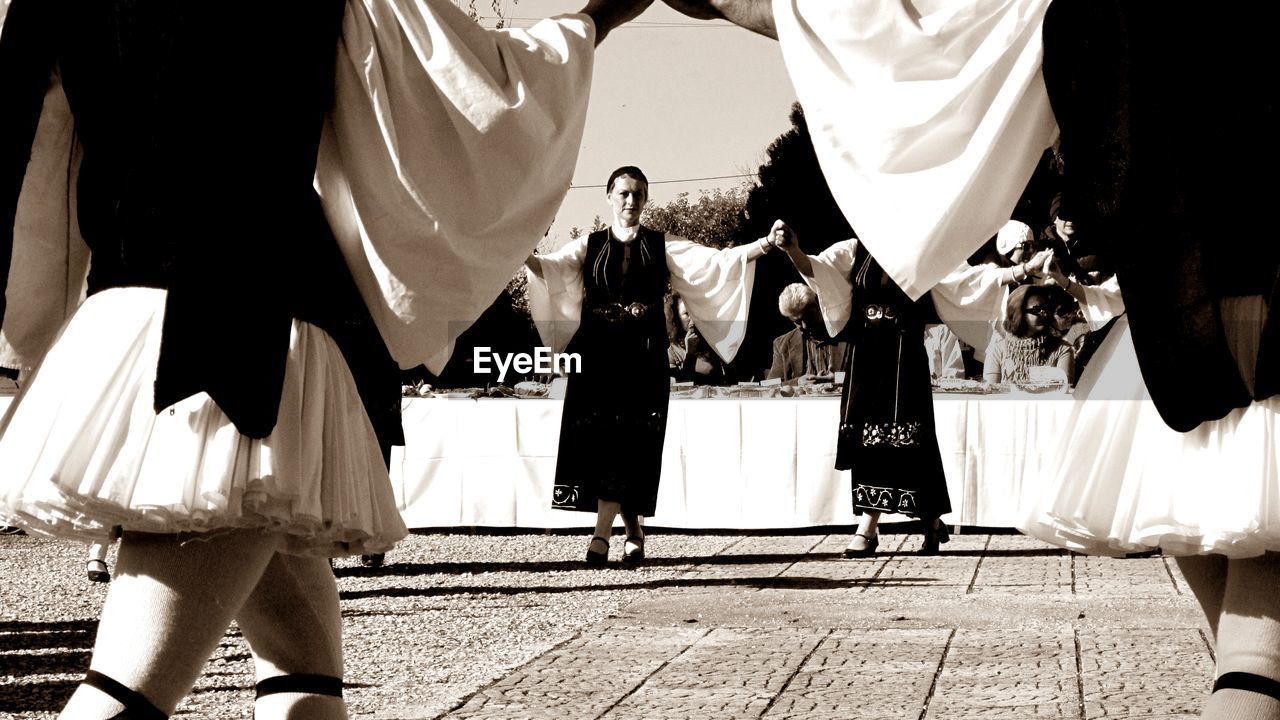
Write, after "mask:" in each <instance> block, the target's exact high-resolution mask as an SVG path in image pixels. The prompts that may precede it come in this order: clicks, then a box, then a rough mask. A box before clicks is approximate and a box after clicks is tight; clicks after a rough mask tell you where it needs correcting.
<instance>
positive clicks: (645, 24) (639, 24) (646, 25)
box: [476, 15, 738, 30]
mask: <svg viewBox="0 0 1280 720" xmlns="http://www.w3.org/2000/svg"><path fill="white" fill-rule="evenodd" d="M543 19H544V18H535V17H505V18H504V17H499V16H497V15H477V16H476V20H501V21H503V22H532V23H536V22H538V21H540V20H543ZM736 27H738V26H737V25H734V24H733V23H728V22H715V21H712V22H701V23H698V22H678V21H654V20H646V21H640V20H632V21H631V22H628V23H624V24H622V25H619V26H618V27H616V28H614V30H654V29H663V28H706V29H716V30H720V29H724V28H736Z"/></svg>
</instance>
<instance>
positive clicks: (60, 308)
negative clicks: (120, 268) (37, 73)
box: [0, 3, 89, 377]
mask: <svg viewBox="0 0 1280 720" xmlns="http://www.w3.org/2000/svg"><path fill="white" fill-rule="evenodd" d="M7 11H8V4H7V3H5V4H4V5H3V6H0V22H2V21H3V19H4V14H5V13H6V12H7ZM80 156H81V152H80V145H79V143H78V142H77V140H76V137H75V119H74V118H73V117H72V115H71V107H70V105H69V104H68V103H67V98H66V94H65V93H64V92H63V89H62V82H61V80H60V79H59V77H58V76H57V75H56V74H55V76H54V78H53V81H52V83H51V84H50V86H49V89H48V90H47V91H46V92H45V97H44V105H43V107H42V108H41V111H40V121H39V124H38V125H37V126H36V134H35V138H34V139H33V141H32V144H31V158H30V160H29V161H28V162H27V171H26V175H25V176H24V177H23V181H22V190H21V192H20V193H19V195H18V208H17V214H16V216H15V218H14V224H13V252H12V255H11V256H10V258H11V259H10V263H11V264H10V266H9V280H8V284H7V286H6V287H4V288H0V290H2V291H3V292H4V293H5V299H6V307H5V309H4V317H3V318H0V320H2V322H0V328H2V329H0V367H6V368H11V369H14V370H17V371H18V372H19V377H24V376H26V375H27V374H28V373H30V372H31V371H32V370H33V369H34V368H35V367H36V365H38V364H39V363H40V360H41V359H42V358H43V357H44V354H45V353H46V352H47V351H48V350H49V348H50V347H51V346H52V345H53V342H54V340H56V339H57V337H58V333H60V332H61V331H62V326H63V325H64V324H65V323H66V321H67V320H68V319H70V318H71V315H72V314H73V313H74V312H75V310H76V308H78V307H79V306H80V303H81V301H82V300H84V295H85V280H86V276H87V273H88V270H89V247H88V246H87V245H86V244H85V242H84V239H83V238H82V237H81V236H80V225H79V223H78V222H77V221H76V212H75V208H76V204H75V203H76V196H75V189H76V178H77V176H78V173H79V168H80Z"/></svg>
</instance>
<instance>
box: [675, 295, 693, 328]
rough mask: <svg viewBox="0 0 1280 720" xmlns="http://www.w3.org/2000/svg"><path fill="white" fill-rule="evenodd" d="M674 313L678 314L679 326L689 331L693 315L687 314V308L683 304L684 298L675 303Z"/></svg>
mask: <svg viewBox="0 0 1280 720" xmlns="http://www.w3.org/2000/svg"><path fill="white" fill-rule="evenodd" d="M676 313H678V314H679V315H680V326H681V327H683V328H684V329H685V331H686V332H687V331H689V330H692V329H693V316H692V315H690V314H689V308H687V307H685V306H684V300H681V301H679V302H677V303H676Z"/></svg>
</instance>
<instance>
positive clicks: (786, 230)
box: [765, 220, 800, 250]
mask: <svg viewBox="0 0 1280 720" xmlns="http://www.w3.org/2000/svg"><path fill="white" fill-rule="evenodd" d="M765 238H766V239H768V241H769V244H771V245H773V246H774V247H776V248H781V249H783V250H786V249H787V248H789V247H792V246H798V245H799V243H800V239H799V237H797V236H796V231H795V230H792V229H791V226H790V225H788V224H786V223H785V222H783V221H782V220H774V221H773V228H771V229H770V230H769V234H768V235H766V236H765Z"/></svg>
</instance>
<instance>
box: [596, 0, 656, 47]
mask: <svg viewBox="0 0 1280 720" xmlns="http://www.w3.org/2000/svg"><path fill="white" fill-rule="evenodd" d="M652 4H653V0H590V1H589V2H588V3H587V4H586V6H585V7H583V8H582V11H581V12H582V13H583V14H585V15H589V16H591V20H592V22H594V23H595V25H596V45H599V44H600V43H601V42H602V41H603V40H604V37H605V36H606V35H608V34H609V32H610V31H612V30H613V29H614V28H616V27H618V26H619V25H621V24H623V23H626V22H630V21H631V20H634V19H635V18H636V16H638V15H639V14H640V13H642V12H644V11H645V10H646V9H647V8H648V7H649V6H650V5H652Z"/></svg>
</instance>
